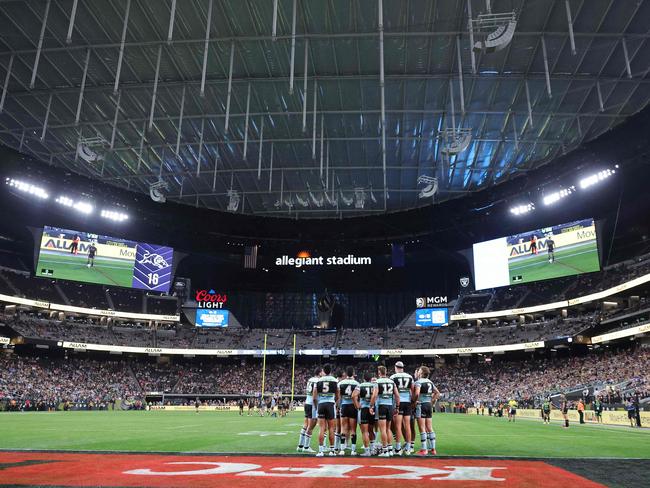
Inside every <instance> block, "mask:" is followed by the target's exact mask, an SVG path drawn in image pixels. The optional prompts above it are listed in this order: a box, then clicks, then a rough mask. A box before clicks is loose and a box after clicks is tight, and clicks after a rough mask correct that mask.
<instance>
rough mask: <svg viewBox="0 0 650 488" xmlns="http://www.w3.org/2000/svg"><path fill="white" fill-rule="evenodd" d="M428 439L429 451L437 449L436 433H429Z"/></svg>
mask: <svg viewBox="0 0 650 488" xmlns="http://www.w3.org/2000/svg"><path fill="white" fill-rule="evenodd" d="M427 438H428V440H429V449H435V448H436V433H435V432H428V433H427Z"/></svg>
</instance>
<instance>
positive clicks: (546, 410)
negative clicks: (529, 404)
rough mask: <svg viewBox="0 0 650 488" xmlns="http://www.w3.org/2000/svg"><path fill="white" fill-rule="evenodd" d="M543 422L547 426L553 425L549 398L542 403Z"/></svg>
mask: <svg viewBox="0 0 650 488" xmlns="http://www.w3.org/2000/svg"><path fill="white" fill-rule="evenodd" d="M542 420H543V421H544V423H545V424H549V425H550V423H551V402H550V401H549V399H548V398H547V399H546V400H544V403H542Z"/></svg>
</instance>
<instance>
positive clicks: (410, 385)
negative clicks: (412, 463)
mask: <svg viewBox="0 0 650 488" xmlns="http://www.w3.org/2000/svg"><path fill="white" fill-rule="evenodd" d="M390 379H391V380H393V382H394V383H395V385H397V390H398V392H399V402H398V403H399V406H397V405H396V411H397V414H396V415H395V419H394V421H395V435H396V436H397V444H396V445H395V454H396V455H398V456H401V455H402V439H404V452H405V453H406V454H411V453H412V450H411V415H412V413H413V412H412V408H413V405H412V403H411V401H412V399H413V394H414V390H415V382H414V381H413V376H411V375H410V374H408V373H406V372H405V371H404V363H403V362H402V361H397V362H396V363H395V374H394V375H392V376H391V377H390Z"/></svg>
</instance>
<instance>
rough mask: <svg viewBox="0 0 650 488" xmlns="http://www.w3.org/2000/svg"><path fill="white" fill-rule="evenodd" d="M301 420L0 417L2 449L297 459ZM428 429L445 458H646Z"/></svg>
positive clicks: (489, 423) (551, 437) (607, 448)
mask: <svg viewBox="0 0 650 488" xmlns="http://www.w3.org/2000/svg"><path fill="white" fill-rule="evenodd" d="M302 421H303V418H302V415H301V413H300V412H294V413H292V414H290V415H289V416H287V417H285V418H271V417H264V418H260V417H259V416H257V415H255V416H253V417H247V416H243V417H240V416H239V414H238V413H237V412H200V413H199V414H196V413H194V412H161V411H155V412H124V411H116V412H110V411H109V412H53V413H47V412H42V413H41V412H34V413H2V414H0V449H64V450H120V451H147V452H150V451H166V452H192V451H193V452H210V453H219V452H236V453H276V454H283V453H285V454H295V453H296V452H295V448H296V444H297V440H298V433H299V431H300V427H301V425H302ZM433 423H434V429H435V430H436V434H437V439H438V445H437V450H438V454H439V455H443V456H444V455H458V456H521V457H559V458H573V457H618V458H645V459H650V430H647V429H631V428H629V427H615V426H597V425H589V424H587V425H572V426H571V427H570V428H569V429H568V430H565V429H562V428H561V427H560V425H559V424H558V423H554V424H552V425H543V424H542V423H541V422H540V421H538V420H525V419H519V420H518V421H517V422H516V423H508V421H507V419H506V418H492V417H488V416H485V417H482V416H477V415H460V414H435V415H434V419H433ZM314 434H317V433H316V432H314ZM359 445H360V442H359ZM316 446H317V438H316V435H315V436H314V438H313V439H312V448H315V447H316ZM415 447H416V448H419V440H418V441H417V442H416V446H415Z"/></svg>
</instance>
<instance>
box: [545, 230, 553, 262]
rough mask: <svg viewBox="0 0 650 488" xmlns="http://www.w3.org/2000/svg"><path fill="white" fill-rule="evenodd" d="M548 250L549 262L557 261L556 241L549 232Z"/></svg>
mask: <svg viewBox="0 0 650 488" xmlns="http://www.w3.org/2000/svg"><path fill="white" fill-rule="evenodd" d="M546 250H547V251H548V262H549V263H554V262H555V241H554V240H553V237H552V236H551V234H549V235H548V238H547V239H546Z"/></svg>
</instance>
